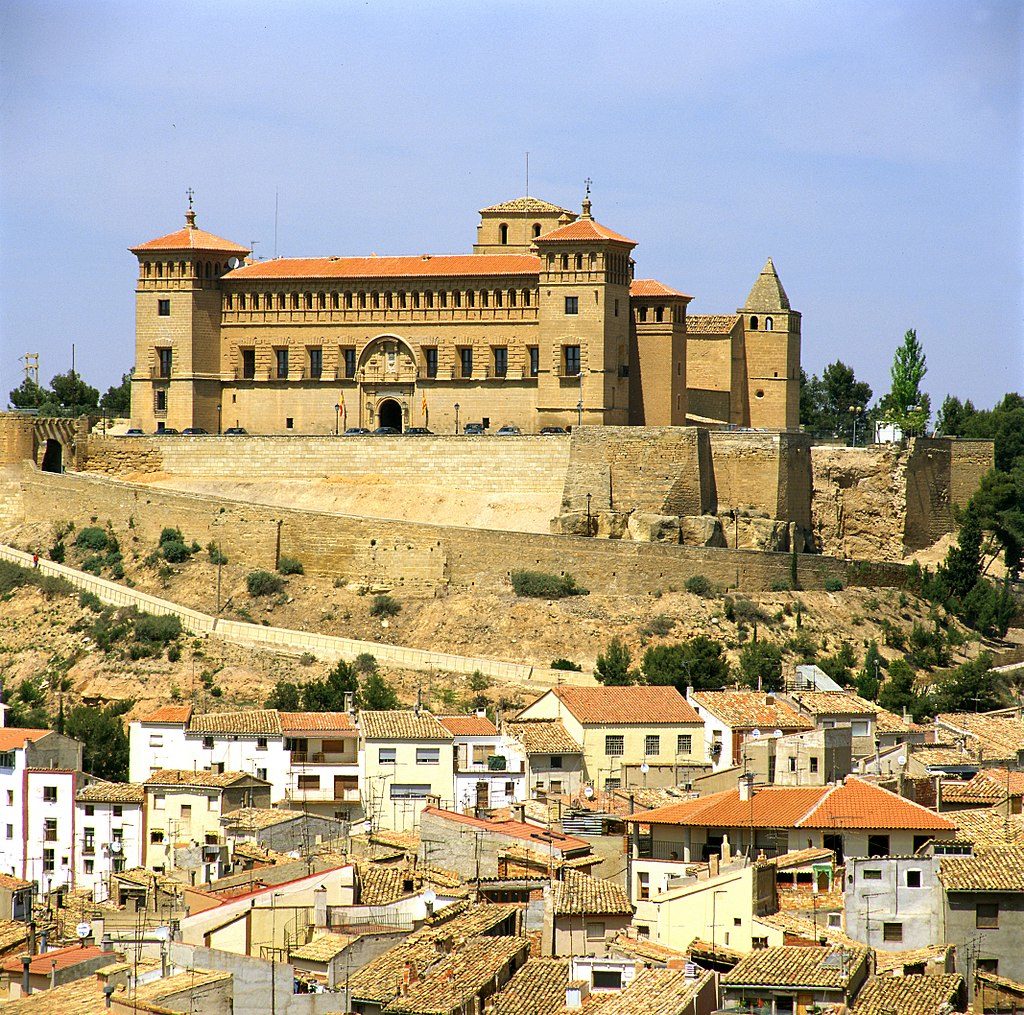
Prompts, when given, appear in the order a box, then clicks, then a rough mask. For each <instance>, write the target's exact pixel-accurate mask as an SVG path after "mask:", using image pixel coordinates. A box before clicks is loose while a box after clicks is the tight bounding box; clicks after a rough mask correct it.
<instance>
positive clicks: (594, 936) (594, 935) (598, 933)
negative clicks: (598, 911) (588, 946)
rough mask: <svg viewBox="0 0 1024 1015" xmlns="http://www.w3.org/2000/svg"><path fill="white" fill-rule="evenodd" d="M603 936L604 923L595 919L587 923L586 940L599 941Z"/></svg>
mask: <svg viewBox="0 0 1024 1015" xmlns="http://www.w3.org/2000/svg"><path fill="white" fill-rule="evenodd" d="M603 937H604V924H603V923H600V922H599V921H597V920H593V921H591V922H588V923H587V940H588V941H600V940H601V939H602V938H603Z"/></svg>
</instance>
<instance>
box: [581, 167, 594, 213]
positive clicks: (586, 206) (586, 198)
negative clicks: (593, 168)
mask: <svg viewBox="0 0 1024 1015" xmlns="http://www.w3.org/2000/svg"><path fill="white" fill-rule="evenodd" d="M593 182H594V181H593V180H592V179H591V178H590V177H589V176H588V177H587V178H586V179H585V180H584V181H583V185H584V187H586V190H585V191H584V193H583V218H585V219H588V218H590V188H591V186H592V184H593Z"/></svg>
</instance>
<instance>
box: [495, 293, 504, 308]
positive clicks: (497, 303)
mask: <svg viewBox="0 0 1024 1015" xmlns="http://www.w3.org/2000/svg"><path fill="white" fill-rule="evenodd" d="M501 300H502V296H501V290H500V289H495V290H494V305H495V306H496V307H500V306H501Z"/></svg>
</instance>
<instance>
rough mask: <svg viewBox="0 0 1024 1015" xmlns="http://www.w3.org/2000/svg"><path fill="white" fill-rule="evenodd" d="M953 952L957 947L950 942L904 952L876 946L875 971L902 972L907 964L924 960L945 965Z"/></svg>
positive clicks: (909, 949) (911, 964) (915, 963)
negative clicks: (884, 949)
mask: <svg viewBox="0 0 1024 1015" xmlns="http://www.w3.org/2000/svg"><path fill="white" fill-rule="evenodd" d="M953 952H955V949H954V947H953V945H950V944H937V945H926V946H925V947H924V948H908V949H907V950H906V951H902V952H887V951H883V950H882V949H881V948H876V949H875V972H876V973H879V974H880V973H888V972H896V971H897V970H899V972H900V973H901V974H902V972H903V970H904V969H905V968H906V967H907V966H916V965H919V964H920V963H922V962H923V963H925V964H926V965H928V964H931V965H936V964H941V965H942V966H945V965H946V963H947V962H948V961H949V959H950V958H951V953H953Z"/></svg>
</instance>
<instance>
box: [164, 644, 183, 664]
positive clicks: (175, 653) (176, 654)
mask: <svg viewBox="0 0 1024 1015" xmlns="http://www.w3.org/2000/svg"><path fill="white" fill-rule="evenodd" d="M180 658H181V649H180V648H178V646H177V645H172V646H171V647H170V648H169V649H168V650H167V661H168V662H169V663H176V662H177V661H178V660H179V659H180Z"/></svg>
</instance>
